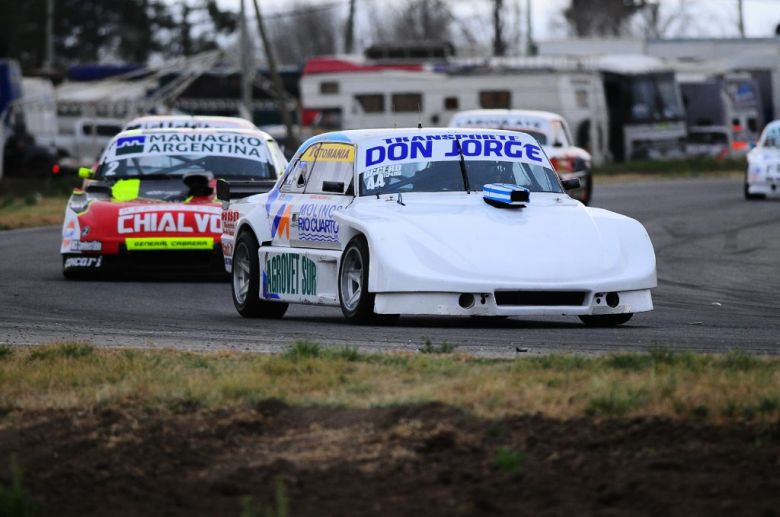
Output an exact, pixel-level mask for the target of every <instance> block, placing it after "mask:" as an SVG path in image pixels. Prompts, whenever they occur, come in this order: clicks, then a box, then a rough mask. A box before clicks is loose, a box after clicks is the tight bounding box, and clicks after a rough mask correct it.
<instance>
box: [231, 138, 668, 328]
mask: <svg viewBox="0 0 780 517" xmlns="http://www.w3.org/2000/svg"><path fill="white" fill-rule="evenodd" d="M572 181H574V182H576V180H572ZM566 186H568V187H572V186H574V185H563V184H562V182H561V181H560V180H559V178H558V176H557V174H556V173H555V172H554V171H553V169H552V167H551V166H550V162H549V160H548V158H547V156H546V155H545V153H544V151H543V150H542V148H541V147H540V146H539V144H538V143H537V142H536V140H534V138H533V137H531V136H530V135H527V134H525V133H519V132H510V131H500V130H482V129H469V130H458V129H375V130H356V131H344V132H336V133H324V134H321V135H318V136H316V137H313V138H311V139H309V140H308V141H306V142H305V143H304V144H303V145H302V146H301V147H300V148H299V149H298V151H297V153H296V154H295V156H294V157H293V159H292V161H291V162H290V164H289V165H288V167H287V169H286V170H285V173H284V175H283V176H282V178H280V179H279V181H278V182H277V184H276V186H275V187H274V188H273V189H272V190H271V191H270V192H268V193H265V194H259V195H253V196H249V197H245V198H243V199H238V200H231V185H230V184H229V183H227V182H220V183H219V184H218V187H217V195H218V197H219V198H220V199H221V200H222V201H223V216H222V221H223V232H224V233H223V235H222V237H221V240H222V244H223V251H225V255H224V259H225V266H226V268H227V270H228V271H229V272H232V278H233V281H232V291H233V301H234V304H235V306H236V309H237V310H238V312H239V313H240V314H241V315H242V316H246V317H266V318H272V317H273V318H277V317H281V316H282V315H283V314H284V313H285V311H286V309H287V305H288V304H290V303H304V304H316V305H331V306H336V307H338V306H340V307H341V310H342V312H343V314H344V316H345V317H346V318H347V319H348V320H350V321H354V322H370V321H375V320H377V319H385V318H387V317H390V316H392V315H399V314H420V315H457V316H531V315H575V316H579V317H580V318H581V319H582V321H584V322H585V323H586V324H592V325H618V324H621V323H625V322H626V321H628V320H629V319H630V318H631V316H632V315H633V313H636V312H644V311H650V310H652V308H653V303H652V298H651V294H650V290H651V289H652V288H654V287H655V286H656V272H655V253H654V251H653V246H652V243H651V242H650V238H649V236H648V234H647V232H646V231H645V229H644V227H643V226H642V225H641V224H640V223H639V222H637V221H635V220H633V219H630V218H628V217H625V216H622V215H618V214H615V213H612V212H608V211H606V210H602V209H598V208H588V207H585V206H583V205H582V204H581V203H579V202H577V201H575V200H574V199H572V198H570V197H569V196H568V195H567V194H566V191H565V188H564V187H566ZM383 315H386V316H384V318H383V317H382V316H383Z"/></svg>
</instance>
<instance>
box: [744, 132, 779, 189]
mask: <svg viewBox="0 0 780 517" xmlns="http://www.w3.org/2000/svg"><path fill="white" fill-rule="evenodd" d="M747 160H748V166H747V173H746V174H745V199H764V198H767V197H777V196H780V120H775V121H774V122H770V123H769V124H767V126H766V127H765V128H764V131H763V132H762V133H761V138H760V139H759V140H758V145H756V147H755V148H753V150H751V151H750V152H749V153H748V155H747Z"/></svg>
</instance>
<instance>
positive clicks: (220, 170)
mask: <svg viewBox="0 0 780 517" xmlns="http://www.w3.org/2000/svg"><path fill="white" fill-rule="evenodd" d="M286 165H287V161H286V160H285V158H284V155H283V154H282V152H281V150H280V149H279V147H278V145H277V144H276V142H275V141H274V140H273V138H271V137H270V136H269V135H268V134H267V133H264V132H262V131H260V130H257V129H233V128H230V129H228V128H207V129H203V128H201V129H191V128H187V129H182V128H178V129H150V130H131V131H124V132H122V133H120V134H118V135H117V136H115V137H114V138H113V140H112V141H111V143H110V144H109V145H108V147H107V148H106V150H105V152H104V153H103V155H102V157H101V159H100V161H99V164H98V166H97V169H96V170H95V171H92V170H90V169H81V171H80V172H79V174H80V175H81V176H82V177H84V178H85V182H84V185H83V187H82V188H81V189H75V190H74V191H73V195H72V196H71V198H70V200H69V201H68V206H67V208H66V209H65V221H64V223H63V227H62V244H61V247H60V252H61V253H62V270H63V274H64V275H65V277H67V278H73V277H78V276H85V275H89V274H92V273H97V272H101V271H111V272H124V271H139V270H140V271H150V270H154V271H162V272H173V273H177V272H221V271H224V268H223V261H222V249H221V243H220V235H221V233H222V209H221V204H220V203H219V202H217V200H216V198H215V188H216V181H217V179H229V180H231V181H239V182H240V183H243V182H249V183H251V184H252V185H253V190H255V191H256V190H258V188H259V189H260V190H263V187H264V186H266V185H267V188H268V189H270V188H271V187H272V186H273V184H274V182H275V181H276V179H277V177H278V176H279V174H281V172H282V171H283V170H284V168H285V166H286Z"/></svg>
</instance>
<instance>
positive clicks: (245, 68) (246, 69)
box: [240, 0, 255, 122]
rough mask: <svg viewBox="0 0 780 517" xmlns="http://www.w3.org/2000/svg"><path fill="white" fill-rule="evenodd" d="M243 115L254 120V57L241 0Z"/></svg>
mask: <svg viewBox="0 0 780 517" xmlns="http://www.w3.org/2000/svg"><path fill="white" fill-rule="evenodd" d="M240 22H241V27H240V28H241V112H242V113H241V116H242V117H243V118H245V119H247V120H249V121H250V122H253V118H254V117H253V112H252V81H253V80H254V75H255V70H254V59H253V53H252V52H251V49H250V40H249V32H248V30H247V24H246V8H245V7H244V0H241V20H240Z"/></svg>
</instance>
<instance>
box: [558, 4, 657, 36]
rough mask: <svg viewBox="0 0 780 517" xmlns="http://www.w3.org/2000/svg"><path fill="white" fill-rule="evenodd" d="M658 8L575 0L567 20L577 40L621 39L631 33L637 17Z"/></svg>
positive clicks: (570, 7)
mask: <svg viewBox="0 0 780 517" xmlns="http://www.w3.org/2000/svg"><path fill="white" fill-rule="evenodd" d="M655 4H656V2H653V1H652V0H571V3H570V5H569V7H567V8H566V9H565V10H564V11H563V16H564V18H565V19H566V22H567V23H568V25H569V28H570V30H571V32H572V33H573V34H574V35H575V36H578V37H581V38H582V37H592V36H601V37H604V36H607V37H609V36H611V37H617V36H624V35H626V34H627V33H628V32H629V23H630V21H631V19H632V18H633V17H634V15H636V14H637V13H639V12H640V11H642V10H643V9H648V8H652V6H653V5H655Z"/></svg>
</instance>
